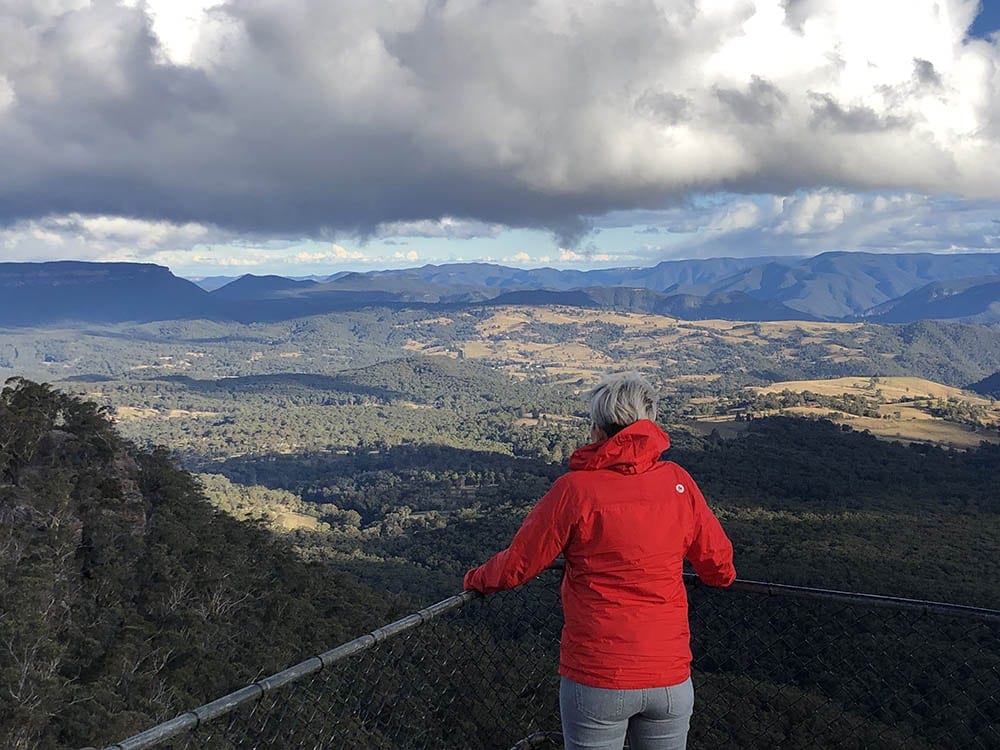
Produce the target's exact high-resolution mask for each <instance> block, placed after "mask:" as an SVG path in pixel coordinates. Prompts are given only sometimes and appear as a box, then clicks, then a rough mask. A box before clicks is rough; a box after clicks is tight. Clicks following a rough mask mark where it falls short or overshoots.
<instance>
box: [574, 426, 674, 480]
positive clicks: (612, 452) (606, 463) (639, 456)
mask: <svg viewBox="0 0 1000 750" xmlns="http://www.w3.org/2000/svg"><path fill="white" fill-rule="evenodd" d="M669 447H670V436H669V435H667V433H665V432H664V431H663V430H661V429H660V428H659V427H658V426H657V425H656V424H655V423H654V422H651V421H649V420H648V419H640V420H639V421H638V422H633V423H632V424H630V425H629V426H628V427H626V428H625V429H624V430H622V431H621V432H619V433H618V434H617V435H615V436H614V437H611V438H608V439H607V440H601V441H599V442H596V443H590V444H589V445H585V446H583V447H582V448H577V449H576V450H575V451H574V452H573V455H572V456H570V459H569V468H570V471H595V470H597V469H610V470H611V471H617V472H619V473H621V474H641V473H642V472H644V471H648V470H649V469H651V468H652V467H653V466H654V465H655V464H656V462H657V461H659V460H660V455H661V454H662V453H663V451H665V450H666V449H667V448H669Z"/></svg>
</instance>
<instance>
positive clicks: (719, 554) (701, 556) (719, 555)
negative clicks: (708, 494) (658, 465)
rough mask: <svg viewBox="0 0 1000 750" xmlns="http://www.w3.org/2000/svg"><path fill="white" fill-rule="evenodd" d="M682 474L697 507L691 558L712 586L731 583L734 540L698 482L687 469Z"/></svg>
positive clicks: (733, 574) (701, 576)
mask: <svg viewBox="0 0 1000 750" xmlns="http://www.w3.org/2000/svg"><path fill="white" fill-rule="evenodd" d="M681 474H682V477H683V480H682V481H684V482H685V484H687V486H688V488H689V489H690V492H691V501H692V504H693V507H694V536H693V538H692V541H691V546H690V547H688V551H687V559H688V560H690V561H691V565H693V566H694V569H695V572H696V573H697V574H698V577H699V578H700V579H701V580H702V581H704V582H705V583H707V584H708V585H709V586H728V585H729V584H731V583H732V582H733V581H734V580H736V568H735V567H734V566H733V543H732V542H731V541H729V537H728V536H726V532H725V531H723V530H722V524H720V523H719V519H718V518H716V517H715V514H714V513H713V512H712V509H711V508H709V507H708V503H707V502H706V501H705V496H704V495H702V494H701V490H700V489H699V488H698V485H697V484H695V482H694V480H693V479H692V478H691V476H690V475H689V474H688V473H687V472H685V471H683V470H681Z"/></svg>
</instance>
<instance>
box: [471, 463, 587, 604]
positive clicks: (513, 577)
mask: <svg viewBox="0 0 1000 750" xmlns="http://www.w3.org/2000/svg"><path fill="white" fill-rule="evenodd" d="M566 501H567V491H566V487H565V485H564V483H563V482H562V481H560V480H556V483H555V484H553V485H552V487H551V489H549V491H548V492H546V493H545V495H544V496H543V497H542V499H541V500H539V501H538V503H537V504H536V505H535V507H534V508H532V509H531V512H530V513H528V515H527V516H525V519H524V522H523V523H522V524H521V528H520V529H518V531H517V533H516V534H515V535H514V539H513V541H511V543H510V546H509V547H507V549H505V550H501V551H500V552H498V553H497V554H495V555H494V556H493V557H491V558H490V559H489V560H487V561H486V562H485V563H483V564H482V565H480V566H479V567H478V568H473V569H472V570H470V571H469V572H468V573H466V574H465V581H464V584H463V586H464V588H465V589H472V590H474V591H479V592H481V593H483V594H492V593H494V592H496V591H505V590H506V589H512V588H514V587H515V586H520V585H521V584H522V583H524V582H525V581H527V580H529V579H531V578H534V577H535V576H536V575H538V574H539V573H540V572H541V571H543V570H544V569H545V568H547V567H548V566H549V565H551V564H552V561H553V560H555V559H556V557H557V556H558V555H559V553H560V552H562V550H563V547H565V546H566V542H567V540H568V539H569V534H570V530H571V528H572V523H573V520H572V518H570V517H569V514H568V513H567V512H566V504H567V502H566Z"/></svg>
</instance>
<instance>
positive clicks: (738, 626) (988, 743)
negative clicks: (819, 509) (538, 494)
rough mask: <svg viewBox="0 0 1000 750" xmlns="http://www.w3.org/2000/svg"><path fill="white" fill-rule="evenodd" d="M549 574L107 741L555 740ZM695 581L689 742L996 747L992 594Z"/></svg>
mask: <svg viewBox="0 0 1000 750" xmlns="http://www.w3.org/2000/svg"><path fill="white" fill-rule="evenodd" d="M559 575H560V573H559V571H558V570H549V571H546V572H545V573H543V574H542V575H541V576H540V577H539V578H538V579H536V580H535V581H533V582H531V583H529V584H527V585H525V586H523V587H521V588H519V589H517V590H515V591H509V592H505V593H501V594H497V595H494V596H491V597H486V598H482V597H479V596H478V595H475V594H471V593H465V594H462V595H460V596H455V597H452V598H451V599H448V600H445V601H443V602H439V603H438V604H436V605H434V606H433V607H430V608H428V609H426V610H423V611H421V612H420V613H417V614H414V615H411V616H410V617H408V618H404V619H403V620H400V621H398V622H396V623H393V624H391V625H389V626H386V627H385V628H382V629H381V630H379V631H375V632H374V633H372V634H370V635H368V636H364V637H362V638H359V639H357V640H355V641H352V642H351V643H349V644H345V645H344V646H342V647H339V648H337V649H334V650H333V651H330V652H327V653H326V654H323V655H321V656H318V657H315V658H313V659H310V660H307V661H305V662H303V663H302V664H299V665H296V666H295V667H292V668H291V669H289V670H286V671H285V672H282V673H279V674H278V675H275V676H273V677H271V678H268V679H267V680H263V681H261V682H259V683H255V684H254V685H252V686H250V687H247V688H244V689H243V690H240V691H237V692H236V693H233V694H232V695H230V696H226V697H225V698H222V699H220V700H218V701H215V702H214V703H212V704H208V705H207V706H202V707H200V708H198V709H195V710H194V711H192V712H188V713H186V714H182V715H181V716H179V717H177V718H176V719H174V720H173V721H171V722H167V723H166V724H164V725H160V726H159V727H154V728H153V729H151V730H148V731H147V732H144V733H143V734H141V735H136V736H135V737H133V738H130V739H128V740H125V741H122V742H120V743H118V744H116V745H112V746H110V748H108V750H145V748H150V747H168V748H177V749H178V750H181V749H183V750H235V749H236V748H241V749H242V748H302V749H303V750H305V749H308V750H314V749H319V748H338V749H339V748H373V749H375V750H382V749H386V750H388V749H389V748H407V749H409V748H413V749H414V750H416V749H418V748H427V749H428V750H429V749H431V748H433V749H434V750H439V749H443V748H499V749H501V750H513V749H514V748H516V749H517V750H526V749H527V748H553V747H560V746H561V741H560V735H559V708H558V692H559V690H558V680H559V678H558V675H557V674H556V667H557V663H558V648H559V645H558V644H559V631H560V629H561V627H562V616H561V610H560V607H559V594H558V585H557V584H558V579H559ZM689 582H690V581H689ZM688 594H689V599H690V605H691V630H692V648H693V650H694V653H695V662H694V682H695V689H696V706H695V714H694V717H693V719H692V725H691V734H690V739H689V747H691V748H719V747H740V748H769V749H770V748H775V747H784V748H795V749H796V750H798V749H799V748H844V749H847V748H901V749H902V748H906V749H907V750H914V749H916V750H919V749H921V748H927V749H928V750H929V749H930V748H935V749H936V748H962V749H963V750H964V749H965V748H1000V612H995V611H992V610H981V609H973V608H967V607H957V606H952V605H935V604H929V603H921V602H909V601H906V600H899V599H888V598H883V597H872V596H867V595H861V594H843V593H840V592H827V591H821V590H816V589H802V588H796V587H789V586H778V585H774V584H759V583H753V582H741V581H738V582H737V583H736V584H734V586H733V587H732V588H731V589H727V590H725V591H719V590H712V589H707V588H704V587H700V586H691V587H690V588H689V592H688Z"/></svg>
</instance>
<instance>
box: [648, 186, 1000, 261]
mask: <svg viewBox="0 0 1000 750" xmlns="http://www.w3.org/2000/svg"><path fill="white" fill-rule="evenodd" d="M998 217H1000V205H998V204H997V203H996V202H995V201H985V200H968V199H960V198H956V197H954V196H942V197H929V196H925V195H920V194H916V193H867V194H859V193H848V192H845V191H841V190H835V189H829V188H824V189H820V190H811V191H800V192H797V193H793V194H790V195H786V196H755V197H754V198H752V199H751V198H746V197H743V196H736V195H730V196H729V197H728V200H720V199H719V197H718V196H716V197H714V198H713V199H712V200H710V201H703V202H697V201H696V202H694V203H691V204H687V205H685V206H684V207H683V208H677V209H671V210H668V211H664V212H661V213H660V215H659V220H658V221H659V223H658V225H659V227H660V228H661V229H662V232H663V233H664V234H668V235H669V236H670V237H671V241H670V244H664V245H657V244H647V245H645V246H643V248H642V249H641V254H642V255H643V257H645V258H646V259H647V260H661V259H663V258H666V257H713V256H736V257H741V256H743V257H745V256H756V255H814V254H817V253H819V252H824V251H827V250H848V251H851V250H860V251H868V252H893V251H905V252H991V251H998V250H1000V225H998ZM652 218H653V217H652V215H651V214H649V213H644V214H643V215H642V219H643V221H644V222H649V221H650V220H651V219H652ZM653 226H654V227H655V226H657V224H653ZM643 234H650V233H649V232H643Z"/></svg>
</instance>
